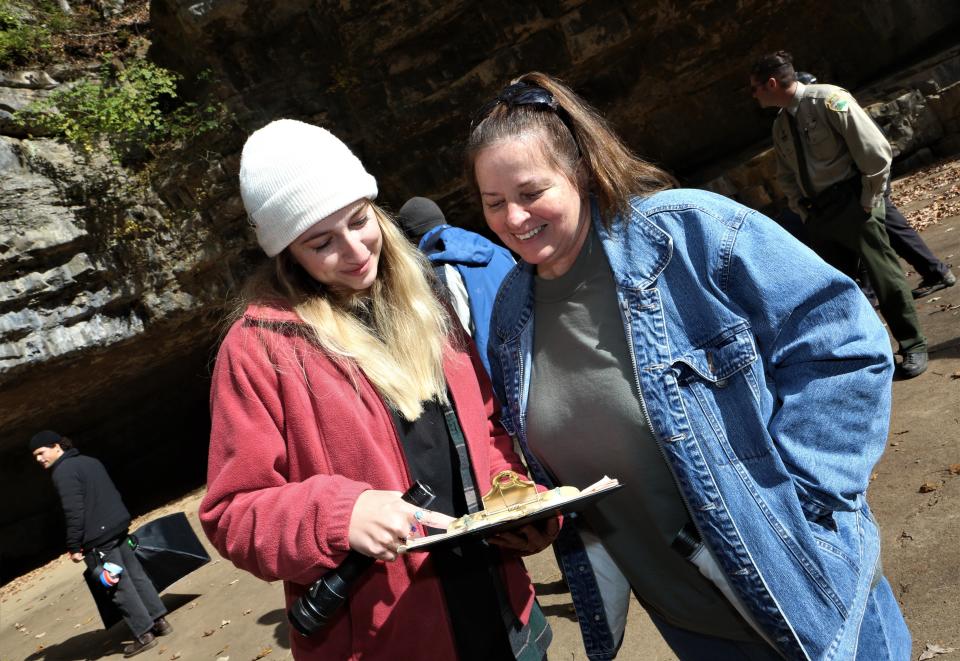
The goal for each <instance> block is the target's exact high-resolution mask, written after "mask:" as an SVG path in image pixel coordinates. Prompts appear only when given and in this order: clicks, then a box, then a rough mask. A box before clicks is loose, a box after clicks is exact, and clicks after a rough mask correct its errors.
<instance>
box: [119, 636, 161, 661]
mask: <svg viewBox="0 0 960 661" xmlns="http://www.w3.org/2000/svg"><path fill="white" fill-rule="evenodd" d="M158 642H159V641H158V640H157V639H156V638H154V636H153V634H152V633H150V632H149V631H148V632H147V633H145V634H143V635H142V636H137V637H136V638H134V639H133V642H132V643H130V644H129V645H125V646H124V648H123V658H125V659H128V658H130V657H131V656H136V655H137V654H139V653H140V652H145V651H147V650H148V649H150V648H151V647H156V646H157V643H158Z"/></svg>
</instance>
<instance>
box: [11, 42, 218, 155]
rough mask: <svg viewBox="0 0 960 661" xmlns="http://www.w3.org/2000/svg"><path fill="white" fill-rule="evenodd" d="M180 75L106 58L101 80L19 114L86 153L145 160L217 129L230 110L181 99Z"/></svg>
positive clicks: (28, 123) (26, 122) (140, 62)
mask: <svg viewBox="0 0 960 661" xmlns="http://www.w3.org/2000/svg"><path fill="white" fill-rule="evenodd" d="M180 80H181V76H180V75H179V74H177V73H174V72H172V71H170V70H168V69H164V68H163V67H160V66H157V65H156V64H153V63H152V62H149V61H146V60H134V61H132V62H131V63H130V64H127V65H126V66H123V65H122V64H119V63H118V64H117V65H114V63H113V61H112V58H109V57H108V58H107V59H106V60H105V62H104V64H103V66H102V67H101V69H100V79H99V80H96V81H93V80H84V81H81V82H79V83H76V84H75V85H73V86H72V87H69V88H65V89H62V90H57V91H56V92H54V93H53V94H51V95H50V96H49V97H47V98H46V99H44V100H43V101H39V102H37V103H34V104H31V106H29V107H28V108H26V109H25V110H23V111H21V112H19V113H17V120H18V121H19V122H20V124H21V125H23V126H26V127H29V128H30V129H31V130H33V131H36V132H41V131H42V132H44V133H47V134H52V135H57V136H61V137H63V138H64V139H65V140H66V141H67V142H69V143H70V144H72V145H74V146H75V147H77V148H79V149H80V150H81V151H83V152H85V153H91V152H93V151H94V150H95V149H97V148H98V147H101V146H102V147H104V148H105V149H106V150H107V151H108V152H109V153H110V155H111V157H112V158H113V160H114V161H116V162H121V161H127V162H129V161H138V160H144V159H145V158H146V157H147V155H148V152H149V151H150V150H153V149H156V148H157V147H159V146H161V145H162V144H164V143H165V142H168V141H170V140H185V139H187V138H194V137H196V136H198V135H200V134H202V133H205V132H207V131H210V130H212V129H214V128H217V127H218V126H219V125H220V123H221V121H222V120H223V118H224V115H225V111H224V110H223V108H222V107H221V106H220V105H218V104H207V105H205V106H203V107H200V106H199V104H197V103H194V102H185V103H181V104H180V105H179V107H177V108H175V109H174V110H169V111H168V110H167V109H168V108H169V107H171V106H172V105H173V104H174V103H175V101H176V99H177V83H178V82H179V81H180Z"/></svg>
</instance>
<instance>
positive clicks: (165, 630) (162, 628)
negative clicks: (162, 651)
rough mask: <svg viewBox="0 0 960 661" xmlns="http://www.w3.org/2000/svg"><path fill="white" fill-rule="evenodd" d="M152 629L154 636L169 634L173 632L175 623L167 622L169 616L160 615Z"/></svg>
mask: <svg viewBox="0 0 960 661" xmlns="http://www.w3.org/2000/svg"><path fill="white" fill-rule="evenodd" d="M150 631H151V633H153V635H154V636H168V635H170V634H171V633H173V625H172V624H170V623H169V622H167V618H165V617H158V618H157V619H156V620H155V621H154V623H153V629H151V630H150Z"/></svg>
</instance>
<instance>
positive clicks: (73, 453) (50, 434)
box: [28, 430, 173, 657]
mask: <svg viewBox="0 0 960 661" xmlns="http://www.w3.org/2000/svg"><path fill="white" fill-rule="evenodd" d="M28 447H29V449H30V452H31V453H32V454H33V457H34V459H36V461H37V463H39V464H40V465H41V466H43V467H44V468H45V469H47V470H49V471H50V472H51V477H52V478H53V486H54V487H55V488H56V490H57V493H58V494H59V496H60V502H61V505H62V506H63V514H64V518H65V519H66V524H67V554H68V555H69V556H70V559H71V560H72V561H74V562H81V561H83V562H86V564H87V566H88V567H89V568H90V570H91V571H93V572H95V573H97V572H100V571H102V569H103V565H104V563H107V562H111V563H113V564H115V565H119V566H120V567H122V568H123V571H122V573H120V574H119V580H118V581H117V582H116V584H115V586H112V587H108V588H106V589H108V590H110V598H111V600H112V601H113V603H114V604H115V605H116V606H117V608H118V609H119V610H120V613H121V614H122V615H123V619H124V621H125V622H126V623H127V626H128V627H130V632H131V633H132V634H133V638H134V639H133V643H131V644H130V645H127V646H125V647H124V649H123V655H124V656H125V657H131V656H134V655H135V654H139V653H140V652H143V651H145V650H148V649H150V648H151V647H154V646H155V645H156V644H157V640H156V636H165V635H167V634H169V633H170V632H171V631H173V627H172V626H171V625H170V623H169V622H167V620H166V618H165V617H164V616H165V615H166V613H167V609H166V607H165V606H164V605H163V602H162V601H161V600H160V595H158V594H157V590H156V588H155V587H154V586H153V583H151V582H150V578H149V577H148V576H147V574H146V573H145V572H144V571H143V567H141V566H140V562H139V561H138V560H137V557H136V555H134V553H133V548H132V547H131V546H130V544H128V543H127V537H128V536H127V528H128V527H129V525H130V513H129V512H128V511H127V508H126V506H124V504H123V499H122V498H121V497H120V492H118V491H117V488H116V487H115V486H114V484H113V481H112V480H111V479H110V476H109V475H108V474H107V470H106V469H105V468H104V467H103V464H102V463H100V462H99V461H98V460H97V459H94V458H93V457H85V456H83V455H81V454H80V451H79V450H77V449H76V448H74V447H73V443H72V442H71V441H70V439H69V438H67V437H66V436H61V435H60V434H58V433H57V432H54V431H49V430H47V431H42V432H40V433H39V434H36V435H35V436H34V437H33V438H32V439H30V443H29V444H28Z"/></svg>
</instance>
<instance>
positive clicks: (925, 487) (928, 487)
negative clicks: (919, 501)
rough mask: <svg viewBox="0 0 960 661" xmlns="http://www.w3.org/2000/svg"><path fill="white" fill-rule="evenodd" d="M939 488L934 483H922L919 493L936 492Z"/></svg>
mask: <svg viewBox="0 0 960 661" xmlns="http://www.w3.org/2000/svg"><path fill="white" fill-rule="evenodd" d="M939 488H940V485H939V484H936V483H934V482H924V483H923V484H921V485H920V493H930V492H931V491H936V490H937V489H939Z"/></svg>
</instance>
